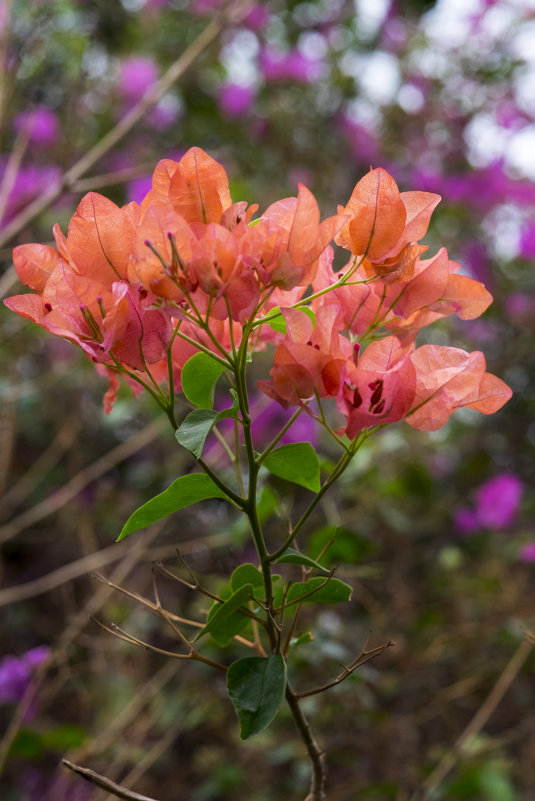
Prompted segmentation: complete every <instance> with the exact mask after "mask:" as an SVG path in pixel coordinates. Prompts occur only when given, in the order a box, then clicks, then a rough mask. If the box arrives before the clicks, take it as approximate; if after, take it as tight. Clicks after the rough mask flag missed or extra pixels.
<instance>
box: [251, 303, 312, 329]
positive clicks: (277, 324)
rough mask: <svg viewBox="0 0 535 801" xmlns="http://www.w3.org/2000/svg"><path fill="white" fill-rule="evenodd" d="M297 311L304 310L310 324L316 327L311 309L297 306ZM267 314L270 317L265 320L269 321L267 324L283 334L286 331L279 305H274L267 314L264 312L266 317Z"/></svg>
mask: <svg viewBox="0 0 535 801" xmlns="http://www.w3.org/2000/svg"><path fill="white" fill-rule="evenodd" d="M299 311H302V312H304V313H305V314H306V315H307V317H309V318H310V319H311V320H312V326H313V327H314V328H315V327H316V315H315V314H314V312H313V311H312V309H310V308H309V307H308V306H299ZM273 314H277V315H278V316H277V317H272V315H273ZM268 316H269V317H270V319H269V320H267V322H268V323H269V326H270V327H271V328H272V329H273V330H274V331H278V332H279V333H280V334H285V333H286V320H285V319H284V317H283V316H282V314H281V310H280V307H279V306H275V307H274V308H273V309H270V310H269V312H267V314H266V317H268ZM260 322H262V318H261V319H260Z"/></svg>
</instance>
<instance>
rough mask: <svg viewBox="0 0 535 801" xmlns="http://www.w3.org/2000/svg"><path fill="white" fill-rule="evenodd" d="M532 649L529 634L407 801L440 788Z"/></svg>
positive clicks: (417, 800)
mask: <svg viewBox="0 0 535 801" xmlns="http://www.w3.org/2000/svg"><path fill="white" fill-rule="evenodd" d="M534 645H535V637H534V635H533V634H532V633H531V632H527V634H526V636H525V638H524V639H523V640H522V642H521V643H520V644H519V646H518V648H517V649H516V651H515V652H514V654H513V656H512V657H511V659H510V660H509V662H508V663H507V665H506V666H505V667H504V669H503V671H502V673H501V674H500V676H499V677H498V680H497V681H496V684H495V685H494V686H493V688H492V690H491V691H490V693H489V694H488V696H487V697H486V698H485V700H484V701H483V703H482V704H481V706H480V707H479V709H478V711H477V712H476V714H475V715H474V717H473V718H472V720H471V721H470V723H469V724H468V725H467V726H466V728H465V729H464V731H463V732H462V733H461V734H460V735H459V737H458V738H457V740H456V742H455V743H454V745H453V747H452V748H451V749H450V750H449V751H447V752H446V753H445V754H444V756H443V757H442V759H441V760H440V762H439V763H438V765H437V766H436V768H435V769H434V770H433V771H432V773H431V774H430V775H429V776H428V777H427V779H426V780H425V782H424V783H423V785H422V787H421V788H420V789H419V790H417V791H416V792H415V793H414V794H413V795H412V797H411V799H410V801H428V799H430V798H431V797H432V796H433V793H434V792H435V790H436V789H437V788H438V787H439V786H440V784H442V782H443V781H444V779H445V778H446V776H447V775H448V773H449V772H450V771H451V770H452V768H454V767H455V765H456V763H457V762H458V761H459V760H460V759H461V758H462V756H463V750H464V747H465V745H466V744H467V742H468V741H469V740H470V739H471V738H473V737H475V736H476V735H478V734H479V732H480V731H481V729H482V728H483V727H484V726H485V725H486V723H487V722H488V720H489V718H490V716H491V715H492V714H493V712H494V710H495V709H496V707H497V706H498V704H499V703H500V702H501V700H502V699H503V697H504V695H505V693H506V692H507V690H508V689H509V687H510V686H511V684H512V683H513V681H514V680H515V678H516V677H517V675H518V673H519V672H520V670H521V669H522V665H523V664H524V662H525V661H526V659H527V658H528V656H529V654H530V653H531V651H532V650H533V646H534Z"/></svg>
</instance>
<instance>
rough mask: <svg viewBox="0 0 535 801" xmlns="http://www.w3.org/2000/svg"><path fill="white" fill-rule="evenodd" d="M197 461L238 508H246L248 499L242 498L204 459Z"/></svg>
mask: <svg viewBox="0 0 535 801" xmlns="http://www.w3.org/2000/svg"><path fill="white" fill-rule="evenodd" d="M197 463H198V464H199V465H200V466H201V467H202V469H203V470H204V472H205V473H206V474H207V475H208V476H210V478H211V479H212V481H213V482H214V484H216V485H217V486H218V487H219V489H220V490H222V491H223V492H224V493H225V495H227V496H228V498H229V500H230V501H231V502H232V503H233V504H234V506H236V507H237V508H238V509H243V510H244V511H246V509H245V503H246V499H245V498H242V497H241V495H238V493H237V492H234V490H233V489H231V488H230V487H229V486H228V485H227V484H225V482H224V481H223V480H222V479H220V478H219V476H218V475H217V473H214V471H213V470H212V468H211V467H209V466H208V465H207V464H206V462H205V461H204V460H203V459H197Z"/></svg>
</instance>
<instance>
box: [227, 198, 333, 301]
mask: <svg viewBox="0 0 535 801" xmlns="http://www.w3.org/2000/svg"><path fill="white" fill-rule="evenodd" d="M342 222H343V219H341V218H339V217H337V216H334V217H328V218H327V219H326V220H323V222H321V223H320V211H319V208H318V204H317V203H316V199H315V198H314V195H313V194H312V192H310V190H309V189H307V188H306V186H304V185H303V184H299V190H298V195H297V198H295V197H289V198H285V199H284V200H278V201H277V202H276V203H273V204H272V205H271V206H269V208H268V209H266V211H265V212H264V214H263V215H262V217H261V218H260V220H259V221H258V223H257V224H255V225H254V226H253V227H251V228H249V230H248V231H247V233H246V234H245V236H244V238H243V241H242V244H241V248H242V252H243V254H244V256H245V258H246V259H247V260H248V262H249V263H250V264H251V266H253V267H254V268H255V269H256V270H257V272H258V274H259V276H260V279H261V281H262V282H263V284H264V285H265V286H270V285H275V286H278V287H280V288H281V289H285V290H288V289H292V288H293V287H295V286H306V285H307V284H309V283H310V282H311V281H312V280H313V279H314V277H315V275H316V271H317V268H318V260H319V257H320V256H321V254H322V253H323V251H324V250H325V248H326V247H327V245H328V244H329V242H330V241H331V239H332V238H333V236H334V235H335V234H336V232H337V231H338V230H339V228H340V226H341V225H342Z"/></svg>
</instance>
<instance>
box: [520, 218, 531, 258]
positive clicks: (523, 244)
mask: <svg viewBox="0 0 535 801" xmlns="http://www.w3.org/2000/svg"><path fill="white" fill-rule="evenodd" d="M519 255H520V256H522V258H524V259H533V258H535V225H534V224H533V223H532V224H531V225H528V226H527V227H526V228H524V229H523V231H522V235H521V237H520V252H519Z"/></svg>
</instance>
